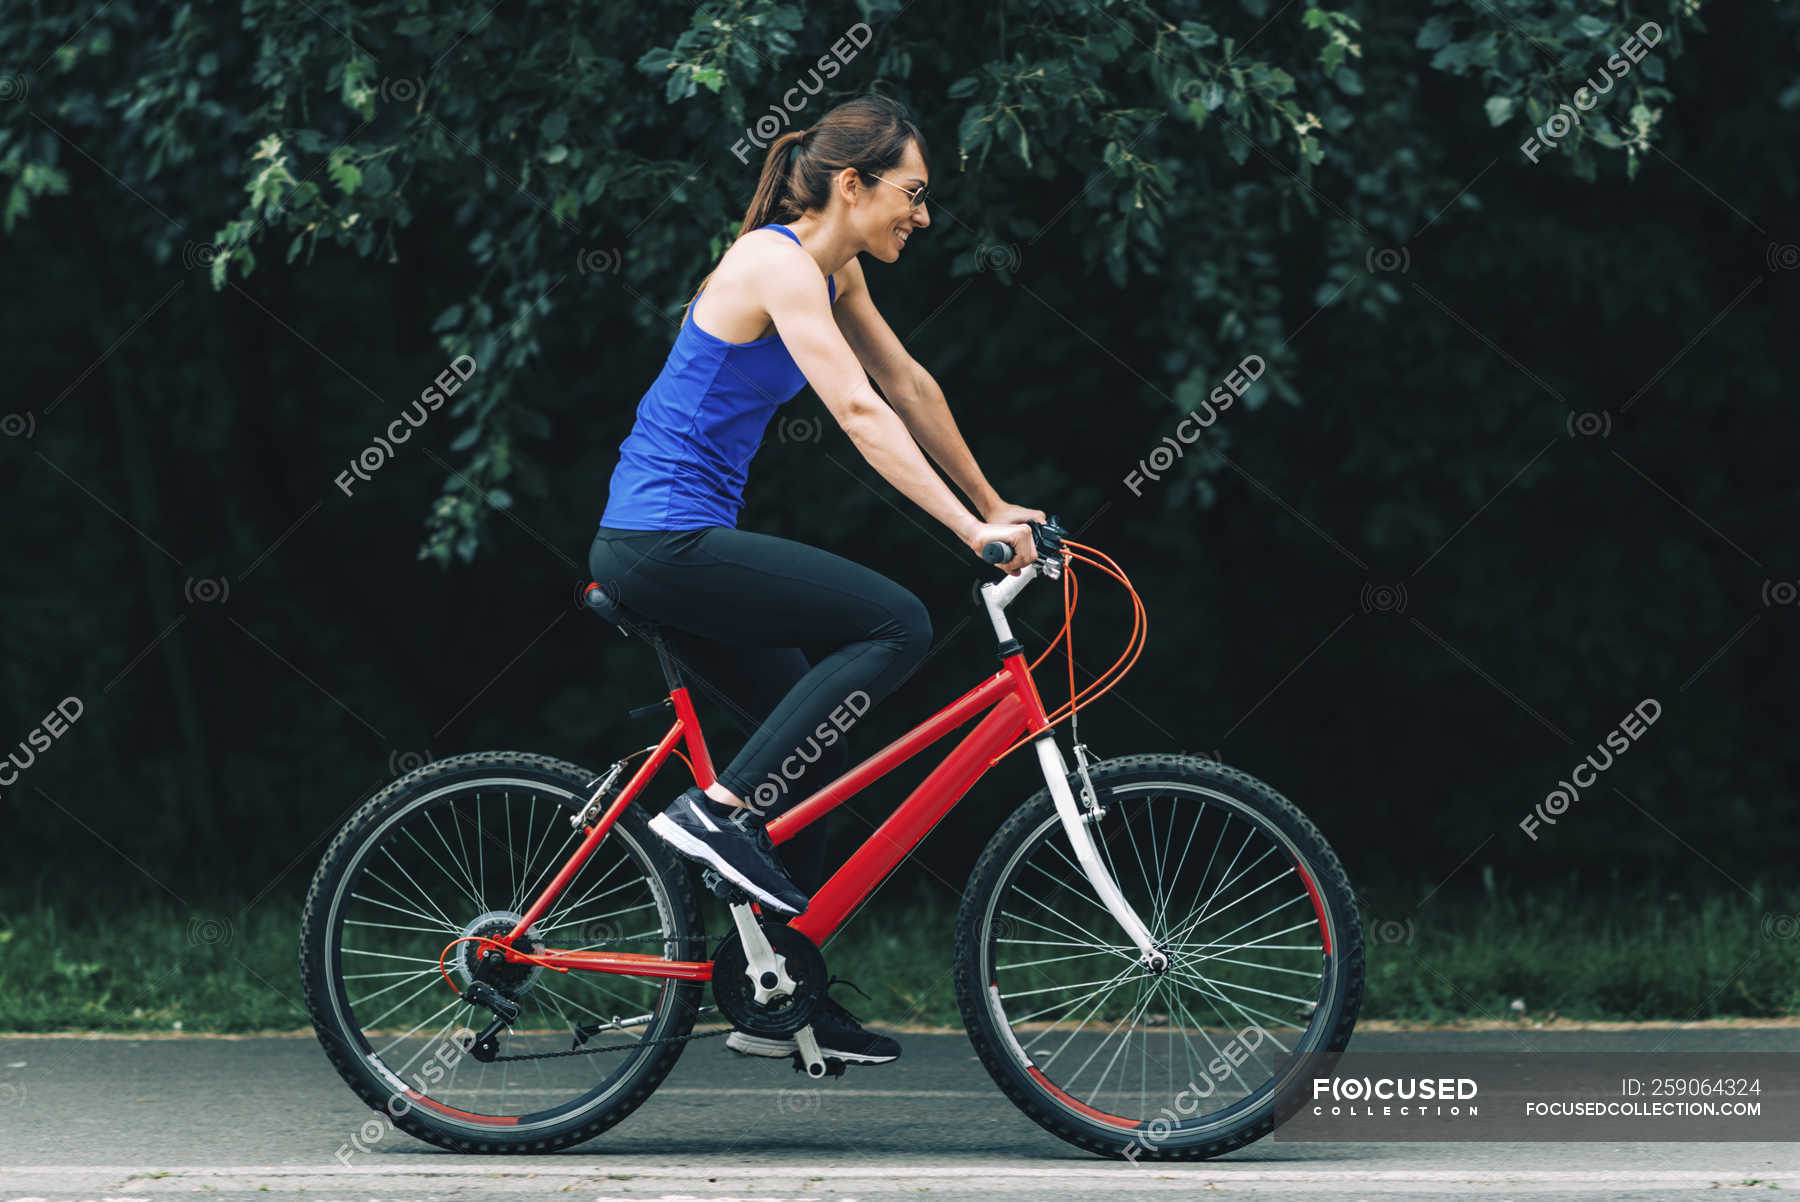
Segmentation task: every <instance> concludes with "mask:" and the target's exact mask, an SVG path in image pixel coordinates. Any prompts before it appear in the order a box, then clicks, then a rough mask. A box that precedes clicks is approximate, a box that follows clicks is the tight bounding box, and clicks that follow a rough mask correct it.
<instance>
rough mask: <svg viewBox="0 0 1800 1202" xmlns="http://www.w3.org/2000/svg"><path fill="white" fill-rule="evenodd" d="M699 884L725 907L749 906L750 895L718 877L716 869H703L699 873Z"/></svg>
mask: <svg viewBox="0 0 1800 1202" xmlns="http://www.w3.org/2000/svg"><path fill="white" fill-rule="evenodd" d="M700 883H701V884H702V885H705V886H706V888H707V891H708V892H710V893H711V894H712V895H713V896H714V897H716V898H718V899H720V900H721V901H723V902H725V903H726V904H727V905H733V906H736V905H746V906H747V905H749V904H750V895H749V894H748V893H745V892H744V891H743V890H742V889H740V888H738V887H737V885H736V884H734V883H733V882H731V881H728V880H726V879H725V878H724V877H722V876H720V875H719V873H718V870H717V869H714V868H705V869H702V870H701V872H700Z"/></svg>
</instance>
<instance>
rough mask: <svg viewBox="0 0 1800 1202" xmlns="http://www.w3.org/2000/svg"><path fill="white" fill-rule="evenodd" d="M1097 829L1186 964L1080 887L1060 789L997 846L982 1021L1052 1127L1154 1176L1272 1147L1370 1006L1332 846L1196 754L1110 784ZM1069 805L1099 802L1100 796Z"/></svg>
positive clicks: (963, 958) (1160, 934)
mask: <svg viewBox="0 0 1800 1202" xmlns="http://www.w3.org/2000/svg"><path fill="white" fill-rule="evenodd" d="M1090 776H1091V778H1092V780H1093V785H1094V791H1095V795H1096V797H1097V799H1098V801H1099V804H1100V805H1101V807H1103V808H1104V810H1105V816H1104V817H1103V818H1101V819H1100V820H1099V821H1098V822H1097V823H1094V824H1092V825H1091V826H1090V827H1089V829H1090V830H1091V831H1092V832H1093V835H1094V840H1095V843H1096V845H1097V846H1098V848H1099V851H1100V855H1101V858H1102V859H1103V860H1104V861H1105V862H1106V863H1107V864H1108V865H1109V867H1110V870H1111V872H1112V874H1113V876H1114V879H1115V880H1116V881H1117V882H1118V884H1119V888H1120V890H1121V892H1122V893H1123V894H1124V895H1125V898H1126V900H1127V901H1129V902H1130V903H1131V905H1132V906H1133V908H1134V909H1136V911H1137V913H1138V916H1139V917H1140V918H1142V919H1143V920H1144V922H1145V924H1146V926H1148V927H1149V929H1150V933H1151V935H1152V937H1153V938H1155V939H1156V940H1157V941H1158V943H1160V944H1161V945H1162V946H1163V947H1164V949H1165V950H1166V951H1167V953H1168V955H1169V959H1170V965H1169V967H1168V969H1167V970H1166V971H1163V972H1160V973H1157V972H1152V971H1151V970H1150V969H1149V968H1148V967H1146V966H1145V965H1144V964H1143V963H1141V960H1140V956H1139V952H1138V949H1137V947H1136V945H1135V944H1133V943H1132V941H1131V940H1130V939H1129V938H1128V937H1127V936H1126V935H1125V933H1124V932H1123V931H1122V930H1121V929H1120V928H1119V926H1118V923H1117V922H1116V921H1115V920H1114V919H1113V918H1112V916H1111V914H1110V913H1109V912H1108V911H1107V910H1106V909H1105V908H1104V907H1103V906H1102V905H1101V904H1100V902H1099V900H1098V899H1097V897H1096V896H1095V894H1094V890H1093V886H1092V885H1091V884H1089V882H1088V880H1087V878H1086V876H1085V875H1084V874H1083V873H1082V871H1081V869H1080V868H1079V867H1078V865H1077V862H1076V860H1075V857H1074V855H1073V853H1072V852H1071V850H1070V848H1069V844H1068V838H1067V836H1066V835H1065V834H1064V832H1063V828H1062V823H1061V821H1060V820H1059V818H1058V816H1057V812H1056V807H1055V803H1054V802H1053V801H1052V800H1051V797H1050V793H1049V790H1048V789H1045V790H1042V791H1040V792H1039V793H1038V794H1036V795H1035V796H1033V797H1032V798H1031V799H1030V800H1029V801H1027V802H1026V803H1025V804H1024V805H1022V806H1021V807H1019V809H1018V811H1017V812H1015V813H1014V814H1013V816H1012V817H1011V818H1009V819H1008V820H1007V821H1006V823H1005V824H1003V825H1002V826H1001V828H1000V830H999V831H997V832H996V833H995V835H994V837H993V838H992V840H990V841H989V843H988V846H987V848H986V850H985V851H984V852H983V853H982V855H981V858H980V860H979V861H978V862H977V864H976V867H975V871H974V874H973V876H972V877H971V879H970V881H969V885H968V887H967V889H966V890H965V891H964V894H963V900H962V906H961V910H960V912H959V914H958V918H957V928H956V950H955V964H956V987H957V997H958V1000H959V1002H960V1004H961V1008H962V1014H963V1021H964V1023H965V1024H966V1026H967V1028H968V1031H969V1037H970V1039H971V1040H972V1041H973V1042H974V1045H975V1049H976V1051H977V1052H978V1053H979V1054H980V1057H981V1061H982V1063H983V1064H984V1065H985V1066H986V1067H987V1070H988V1072H989V1073H990V1074H991V1075H992V1076H993V1078H994V1080H995V1082H996V1083H997V1084H998V1085H999V1086H1000V1088H1001V1089H1002V1090H1003V1091H1005V1093H1006V1094H1007V1096H1008V1097H1010V1098H1011V1099H1012V1100H1013V1101H1014V1102H1015V1103H1017V1104H1018V1106H1019V1107H1020V1108H1021V1109H1022V1110H1024V1111H1025V1113H1026V1114H1028V1115H1030V1116H1031V1118H1032V1119H1034V1120H1035V1121H1036V1122H1037V1123H1039V1124H1040V1125H1041V1126H1043V1127H1044V1128H1046V1129H1047V1130H1049V1131H1051V1132H1053V1133H1054V1134H1056V1135H1058V1136H1060V1137H1061V1138H1063V1139H1065V1140H1067V1141H1069V1142H1070V1143H1073V1144H1076V1145H1077V1146H1079V1147H1083V1148H1086V1149H1088V1150H1090V1151H1094V1152H1098V1153H1101V1154H1103V1155H1108V1156H1120V1157H1127V1158H1129V1159H1133V1160H1172V1159H1204V1158H1207V1157H1212V1156H1217V1155H1220V1154H1221V1153H1224V1152H1228V1151H1230V1150H1232V1149H1234V1148H1238V1147H1242V1146H1243V1145H1244V1144H1247V1143H1250V1142H1251V1141H1253V1140H1255V1139H1258V1138H1260V1137H1261V1136H1263V1135H1265V1134H1267V1133H1268V1132H1269V1131H1271V1130H1273V1129H1274V1126H1275V1124H1276V1123H1278V1122H1280V1121H1283V1120H1285V1119H1286V1118H1287V1117H1288V1115H1290V1114H1291V1113H1292V1112H1293V1110H1294V1108H1295V1107H1297V1106H1298V1105H1299V1104H1300V1102H1301V1100H1302V1094H1301V1085H1302V1083H1303V1082H1302V1079H1303V1078H1304V1077H1305V1076H1306V1075H1308V1070H1310V1069H1314V1068H1316V1067H1317V1066H1318V1064H1319V1063H1320V1061H1314V1060H1310V1059H1309V1060H1298V1059H1296V1060H1284V1059H1283V1058H1282V1057H1283V1054H1284V1053H1299V1054H1308V1053H1311V1054H1315V1055H1318V1056H1321V1057H1325V1056H1330V1057H1333V1058H1334V1057H1335V1054H1336V1053H1339V1052H1341V1051H1342V1050H1343V1048H1344V1045H1345V1044H1346V1043H1347V1042H1348V1041H1349V1039H1350V1033H1351V1030H1352V1028H1354V1026H1355V1025H1356V1014H1357V1009H1358V1007H1359V1005H1360V1004H1361V1000H1362V988H1363V947H1362V929H1361V925H1360V922H1359V920H1358V918H1357V914H1356V908H1355V905H1354V900H1353V898H1352V894H1351V889H1350V883H1349V881H1348V879H1347V878H1346V877H1345V874H1344V870H1343V867H1342V865H1340V864H1339V862H1338V859H1337V857H1336V855H1334V854H1333V853H1332V850H1331V848H1330V847H1329V846H1328V845H1327V844H1326V842H1325V839H1324V837H1323V836H1322V835H1321V834H1320V833H1319V831H1318V828H1316V827H1315V826H1314V825H1313V824H1312V823H1311V822H1310V821H1308V820H1307V818H1306V817H1305V816H1304V815H1302V814H1301V813H1300V811H1299V810H1298V809H1296V808H1295V807H1294V805H1293V804H1292V803H1291V802H1289V801H1288V800H1286V799H1285V798H1283V797H1282V796H1281V795H1280V794H1279V793H1277V792H1275V791H1274V790H1273V789H1271V788H1269V787H1268V786H1267V785H1265V784H1263V783H1262V782H1260V781H1258V780H1256V779H1255V778H1254V777H1251V776H1248V775H1246V774H1245V773H1242V772H1239V771H1237V770H1236V769H1233V768H1228V767H1226V766H1224V765H1222V764H1218V763H1214V762H1213V761H1211V760H1206V759H1201V758H1199V757H1195V756H1179V755H1139V756H1128V757H1125V758H1122V759H1116V760H1108V761H1105V762H1104V763H1102V764H1100V765H1098V766H1095V767H1093V768H1091V769H1090ZM1069 782H1070V787H1071V789H1073V790H1074V791H1075V792H1076V795H1077V797H1078V798H1079V795H1080V787H1081V782H1080V779H1079V777H1078V776H1076V775H1071V776H1070V778H1069Z"/></svg>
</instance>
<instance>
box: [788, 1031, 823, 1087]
mask: <svg viewBox="0 0 1800 1202" xmlns="http://www.w3.org/2000/svg"><path fill="white" fill-rule="evenodd" d="M794 1046H795V1048H797V1049H798V1050H799V1054H800V1057H801V1059H802V1060H804V1061H805V1062H806V1075H807V1076H809V1077H812V1078H814V1079H815V1080H816V1079H817V1078H819V1077H823V1076H824V1075H825V1073H826V1071H827V1070H826V1067H825V1056H824V1054H823V1053H821V1052H820V1051H819V1039H818V1036H816V1035H814V1034H813V1029H812V1024H811V1023H807V1024H806V1025H805V1026H804V1027H801V1028H800V1029H799V1030H798V1031H795V1032H794Z"/></svg>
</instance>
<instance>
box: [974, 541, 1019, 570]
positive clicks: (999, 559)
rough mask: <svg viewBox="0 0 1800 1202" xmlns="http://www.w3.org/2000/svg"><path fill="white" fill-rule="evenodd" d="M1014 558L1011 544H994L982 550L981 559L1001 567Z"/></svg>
mask: <svg viewBox="0 0 1800 1202" xmlns="http://www.w3.org/2000/svg"><path fill="white" fill-rule="evenodd" d="M1012 557H1013V549H1012V544H1011V543H1000V542H993V543H989V544H988V545H987V546H985V547H983V548H982V549H981V558H983V559H985V560H987V562H989V563H991V564H995V565H999V564H1003V563H1008V562H1010V561H1011V560H1012Z"/></svg>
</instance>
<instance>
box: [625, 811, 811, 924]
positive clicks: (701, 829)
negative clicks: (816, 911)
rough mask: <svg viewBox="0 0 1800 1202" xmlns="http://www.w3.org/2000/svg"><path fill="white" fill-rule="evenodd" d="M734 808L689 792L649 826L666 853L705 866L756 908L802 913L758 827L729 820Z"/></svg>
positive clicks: (746, 819) (803, 899) (802, 898)
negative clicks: (665, 846)
mask: <svg viewBox="0 0 1800 1202" xmlns="http://www.w3.org/2000/svg"><path fill="white" fill-rule="evenodd" d="M736 813H737V807H735V806H727V805H724V804H722V803H720V802H716V801H714V800H712V799H711V798H710V797H708V796H707V795H706V794H705V793H702V792H701V791H700V790H699V788H697V787H695V788H690V789H688V790H687V791H686V792H685V793H683V794H682V795H681V796H680V797H677V798H676V799H675V801H674V804H672V805H671V806H669V808H668V809H666V810H664V811H663V812H662V813H660V814H658V815H657V816H656V817H654V818H652V819H651V820H650V829H651V830H653V831H655V832H656V834H657V835H658V837H660V838H661V839H662V840H663V841H664V842H665V843H667V844H668V845H669V846H670V847H673V848H674V849H675V850H676V851H677V852H679V853H680V854H682V855H684V856H686V857H687V858H688V859H690V860H693V861H695V862H696V863H700V864H705V865H706V866H708V867H709V868H712V869H713V870H714V871H716V872H717V873H718V874H719V875H720V876H722V877H724V878H725V879H726V880H729V881H730V882H731V883H732V884H734V885H736V886H738V888H740V889H742V890H743V891H744V892H745V893H748V894H749V895H750V897H751V898H752V899H753V900H754V901H757V902H760V903H761V904H763V905H764V906H767V907H768V908H769V909H771V910H779V911H780V912H781V913H783V914H800V913H803V912H804V911H805V910H806V903H807V900H808V898H807V896H806V894H804V893H802V892H801V891H800V888H799V886H797V885H795V884H794V882H793V881H792V880H790V879H788V874H787V870H786V869H784V868H782V866H781V861H780V860H777V859H776V858H775V844H774V842H773V841H772V840H771V839H770V838H769V833H768V832H767V831H765V830H764V829H763V827H762V823H761V822H759V821H757V820H756V819H755V818H754V817H750V816H748V815H747V814H746V815H744V816H743V818H742V820H738V819H734V818H733V815H734V814H736Z"/></svg>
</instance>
